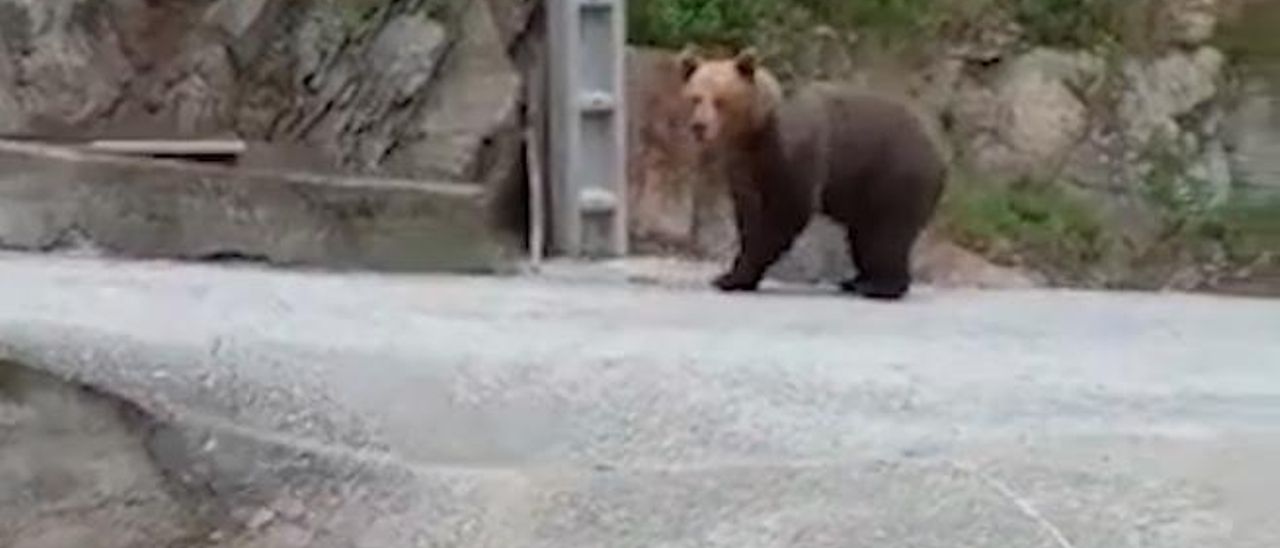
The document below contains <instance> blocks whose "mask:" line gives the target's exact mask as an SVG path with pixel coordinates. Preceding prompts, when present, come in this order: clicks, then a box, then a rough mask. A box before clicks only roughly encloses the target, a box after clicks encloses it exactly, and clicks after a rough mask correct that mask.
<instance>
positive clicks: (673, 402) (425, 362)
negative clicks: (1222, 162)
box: [0, 255, 1280, 548]
mask: <svg viewBox="0 0 1280 548" xmlns="http://www.w3.org/2000/svg"><path fill="white" fill-rule="evenodd" d="M555 266H556V267H555V268H548V269H547V270H546V273H545V274H544V275H542V276H540V277H534V276H529V277H523V278H515V279H512V278H485V277H476V278H467V277H453V276H390V275H363V274H344V275H336V274H323V273H315V272H281V271H271V270H264V269H258V268H231V267H225V266H224V267H212V266H201V265H179V264H172V263H163V262H152V263H120V262H113V261H105V260H99V259H83V258H80V259H70V258H53V257H47V256H46V257H31V256H22V255H5V256H0V303H4V304H3V305H0V358H4V359H9V360H12V361H16V362H19V363H22V364H25V365H27V366H29V367H32V368H36V369H39V370H41V371H46V372H50V373H54V374H57V375H62V376H67V377H72V378H75V379H77V380H80V381H84V382H87V383H90V384H92V385H94V386H97V387H100V388H101V389H102V390H105V391H107V392H110V393H113V394H116V395H119V396H121V397H124V398H126V399H128V400H129V401H131V402H133V403H135V404H137V405H139V406H140V407H141V408H143V409H145V410H146V411H147V412H148V413H149V414H151V415H152V416H153V417H155V418H156V420H157V421H158V426H157V427H156V428H155V429H154V430H153V431H151V433H150V434H149V435H148V436H147V437H145V438H144V443H145V445H146V447H147V448H148V455H149V458H150V459H152V461H153V462H154V463H155V464H156V466H159V467H160V468H161V469H164V470H167V471H169V472H170V473H171V475H172V478H173V479H172V481H174V482H175V483H176V485H177V487H178V491H179V492H181V493H184V494H183V495H182V497H183V500H185V501H193V502H188V504H193V505H194V506H195V507H197V508H200V507H202V506H208V507H209V508H212V510H211V511H210V512H207V513H206V514H201V515H205V516H209V517H207V518H206V519H207V520H209V521H207V522H205V524H207V525H211V526H212V527H213V529H215V530H214V531H213V533H210V534H208V535H206V536H202V537H201V540H200V542H201V544H192V546H196V545H199V546H219V547H223V546H226V547H235V548H241V547H257V546H263V547H266V546H271V547H273V548H274V547H281V546H284V547H289V546H322V547H328V546H335V547H337V546H344V547H345V546H377V547H401V546H405V547H408V546H466V547H471V546H502V547H506V546H530V547H548V548H550V547H556V548H563V547H569V548H572V547H584V548H585V547H596V546H609V547H624V548H625V547H659V546H660V547H666V548H677V547H694V546H697V547H706V546H725V547H734V548H743V547H774V546H796V547H806V548H808V547H819V548H820V547H825V546H830V547H836V546H885V547H908V546H910V547H924V548H931V547H937V548H943V547H946V548H952V547H955V546H1020V547H1032V548H1036V547H1044V548H1064V547H1068V548H1086V547H1099V548H1101V547H1107V548H1112V547H1142V546H1159V547H1161V548H1184V547H1185V548H1191V547H1196V548H1199V547H1202V546H1220V547H1228V548H1237V547H1239V548H1255V547H1256V548H1272V547H1274V546H1277V545H1280V526H1277V525H1276V524H1275V523H1274V519H1273V516H1274V511H1273V509H1274V507H1275V505H1274V500H1275V496H1276V493H1277V492H1280V491H1278V490H1280V474H1277V473H1276V472H1275V469H1274V464H1273V463H1274V459H1275V458H1276V457H1278V456H1280V376H1278V375H1277V374H1276V373H1277V367H1280V339H1276V337H1275V333H1277V332H1280V301H1274V300H1270V301H1268V300H1259V299H1241V298H1221V297H1210V296H1195V295H1180V294H1167V295H1160V294H1128V293H1091V292H1071V291H1043V290H1026V291H991V292H983V291H963V290H936V289H930V288H927V287H926V288H921V290H920V291H919V292H917V293H914V294H913V296H912V298H911V299H909V300H908V301H906V302H903V303H894V304H886V303H874V302H867V301H862V300H856V299H849V298H843V297H840V296H838V295H835V294H834V293H829V292H826V291H815V290H811V289H808V290H806V289H791V288H786V287H781V286H771V288H770V290H769V291H766V292H764V293H762V294H758V295H721V294H716V293H713V292H711V291H708V290H706V289H704V288H703V286H702V284H701V283H699V284H696V285H695V284H694V283H693V282H692V277H690V278H689V279H684V280H677V281H675V282H672V281H670V280H646V281H647V282H648V283H649V285H644V286H640V285H633V284H626V283H622V282H620V281H619V280H618V278H617V277H616V276H617V274H616V272H615V273H611V274H610V273H607V274H605V275H601V274H600V272H601V270H600V269H599V268H598V267H593V266H587V267H584V266H580V265H578V266H568V267H565V266H564V265H555ZM174 472H178V473H177V474H173V473H174Z"/></svg>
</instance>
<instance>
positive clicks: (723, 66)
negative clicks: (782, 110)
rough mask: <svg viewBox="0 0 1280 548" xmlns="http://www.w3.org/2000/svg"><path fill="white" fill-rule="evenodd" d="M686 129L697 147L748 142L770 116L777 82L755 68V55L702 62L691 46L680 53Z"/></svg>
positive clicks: (743, 53) (748, 52) (778, 94)
mask: <svg viewBox="0 0 1280 548" xmlns="http://www.w3.org/2000/svg"><path fill="white" fill-rule="evenodd" d="M680 68H681V70H682V71H683V77H684V90H683V93H684V97H685V99H686V100H688V101H689V107H690V109H691V112H690V115H689V130H690V131H691V132H692V133H693V137H694V139H696V140H697V141H698V142H699V143H700V144H703V145H715V144H727V143H735V142H740V141H742V140H743V139H744V138H749V137H750V136H751V135H753V134H754V133H755V132H756V131H757V130H758V129H760V128H761V127H762V126H763V125H764V124H765V122H766V121H767V120H768V119H769V117H770V116H772V115H773V113H774V110H775V109H776V108H777V105H778V103H779V101H781V99H782V92H781V87H780V86H779V85H778V81H777V80H776V79H775V78H774V77H773V75H772V74H770V73H769V71H767V70H766V69H764V68H763V67H761V66H759V63H758V61H757V60H756V54H755V51H754V50H752V49H745V50H743V51H741V52H739V53H738V54H737V55H736V56H734V57H732V58H726V59H703V58H702V57H701V56H700V55H699V54H698V52H697V51H696V50H694V49H693V48H692V47H688V48H685V50H684V52H682V53H681V54H680Z"/></svg>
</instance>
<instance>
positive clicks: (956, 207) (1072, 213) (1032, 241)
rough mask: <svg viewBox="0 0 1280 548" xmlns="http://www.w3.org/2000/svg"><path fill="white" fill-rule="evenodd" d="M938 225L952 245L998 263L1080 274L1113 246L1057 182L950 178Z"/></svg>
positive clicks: (1086, 205)
mask: <svg viewBox="0 0 1280 548" xmlns="http://www.w3.org/2000/svg"><path fill="white" fill-rule="evenodd" d="M939 226H940V227H941V228H942V230H943V232H945V233H946V234H947V235H948V236H949V237H950V238H952V239H953V240H954V241H956V243H958V244H960V245H962V246H965V247H967V248H970V249H973V250H975V251H978V252H979V253H982V254H983V255H986V256H987V257H989V258H991V259H993V260H995V261H997V262H999V263H1003V264H1009V265H1036V266H1041V265H1047V266H1051V267H1052V268H1051V270H1053V271H1055V272H1068V273H1081V275H1084V274H1085V273H1086V272H1087V271H1088V270H1089V268H1088V267H1089V266H1090V265H1093V264H1096V263H1098V262H1099V261H1101V260H1102V259H1103V258H1104V256H1105V255H1106V254H1107V253H1109V252H1110V250H1111V248H1112V245H1113V243H1112V242H1111V240H1110V239H1109V238H1108V236H1107V232H1106V230H1105V229H1104V225H1103V222H1102V220H1101V219H1100V218H1099V216H1098V215H1097V214H1096V213H1095V212H1094V210H1093V208H1091V207H1090V204H1089V203H1088V202H1086V201H1084V200H1083V199H1080V198H1077V197H1075V196H1072V195H1070V194H1068V193H1067V192H1066V191H1065V190H1064V189H1063V187H1062V186H1061V185H1057V184H1050V183H1047V182H1041V181H1032V180H1022V181H1017V182H1015V183H1012V184H1009V185H997V184H990V183H975V182H971V181H964V180H958V181H953V183H952V184H951V186H950V188H949V189H948V192H947V194H946V196H945V197H944V199H943V203H942V206H941V212H940V214H939ZM1071 281H1081V280H1071Z"/></svg>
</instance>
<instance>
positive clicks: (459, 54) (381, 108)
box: [0, 0, 536, 181]
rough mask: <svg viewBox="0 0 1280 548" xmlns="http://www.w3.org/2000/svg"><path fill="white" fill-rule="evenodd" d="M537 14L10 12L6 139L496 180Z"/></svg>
mask: <svg viewBox="0 0 1280 548" xmlns="http://www.w3.org/2000/svg"><path fill="white" fill-rule="evenodd" d="M535 4H536V2H531V1H525V0H491V1H488V2H468V1H466V0H299V1H287V0H190V1H184V2H158V1H153V0H59V1H55V2H49V1H35V0H0V131H3V132H7V133H34V134H43V135H48V134H54V135H64V136H67V135H76V136H100V135H116V136H119V135H130V136H137V135H146V136H152V137H155V136H208V135H220V134H230V133H234V134H238V135H239V136H241V137H242V138H245V139H249V140H253V141H261V142H267V143H272V144H274V146H275V147H276V148H274V149H273V148H268V149H267V150H268V152H267V153H266V154H263V155H260V156H259V159H260V160H262V161H265V162H270V163H280V164H290V167H293V166H294V165H296V166H299V167H302V166H305V167H307V168H309V169H316V168H317V167H322V168H327V169H335V170H341V171H355V172H362V173H383V174H391V175H397V176H407V177H416V178H445V179H450V180H464V181H471V180H476V181H483V180H498V179H502V178H504V177H509V176H511V173H510V172H511V171H512V170H513V169H515V168H516V164H515V163H514V162H515V159H517V158H519V148H518V147H519V141H518V140H513V138H512V136H513V135H514V136H518V135H519V132H518V127H519V123H520V120H519V115H520V108H519V107H520V101H521V99H522V97H521V86H522V78H521V73H520V67H519V66H518V65H517V63H516V62H515V60H513V58H512V57H511V56H510V55H509V52H510V51H512V50H513V48H514V47H515V46H516V43H517V42H518V40H519V39H520V36H521V32H522V30H523V27H524V26H525V24H526V23H527V21H528V16H529V14H530V11H531V8H532V6H534V5H535ZM286 152H287V153H288V154H287V153H286ZM291 155H292V157H291Z"/></svg>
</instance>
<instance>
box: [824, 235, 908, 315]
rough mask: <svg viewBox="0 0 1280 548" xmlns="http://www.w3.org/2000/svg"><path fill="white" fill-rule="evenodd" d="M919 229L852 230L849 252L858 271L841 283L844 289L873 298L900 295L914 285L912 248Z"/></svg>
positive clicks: (887, 298)
mask: <svg viewBox="0 0 1280 548" xmlns="http://www.w3.org/2000/svg"><path fill="white" fill-rule="evenodd" d="M917 232H918V231H916V230H912V229H909V228H898V227H894V228H889V227H867V228H863V229H862V230H853V229H850V230H849V232H848V235H847V237H848V240H849V254H850V258H851V259H853V264H854V266H855V267H856V268H857V270H858V273H857V275H856V276H855V277H854V278H853V279H851V280H847V281H845V282H842V283H841V284H840V288H841V290H842V291H847V292H851V293H857V294H859V295H862V296H863V297H867V298H871V299H886V300H895V299H900V298H902V297H903V296H904V295H906V294H907V291H908V290H910V288H911V281H912V280H911V248H912V246H913V245H914V244H915V239H916V233H917Z"/></svg>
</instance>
